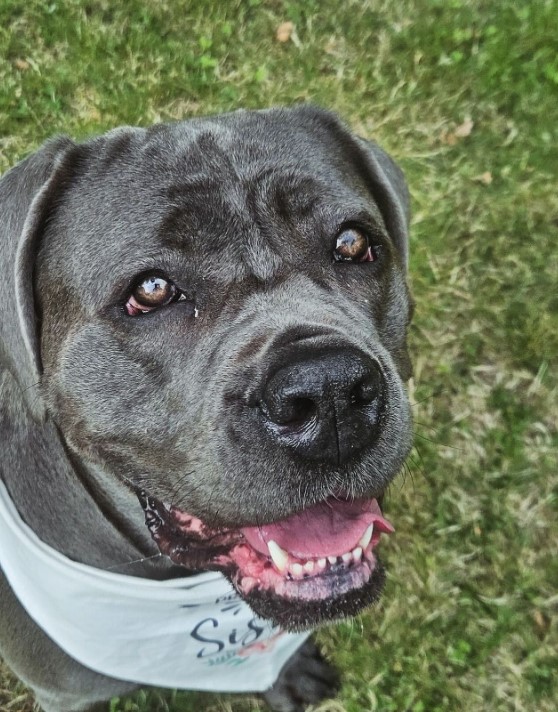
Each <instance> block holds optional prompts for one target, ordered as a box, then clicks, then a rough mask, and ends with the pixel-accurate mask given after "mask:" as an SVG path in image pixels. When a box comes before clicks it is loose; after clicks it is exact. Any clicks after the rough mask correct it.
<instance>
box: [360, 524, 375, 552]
mask: <svg viewBox="0 0 558 712" xmlns="http://www.w3.org/2000/svg"><path fill="white" fill-rule="evenodd" d="M373 533H374V523H372V524H371V525H370V526H369V527H368V529H367V530H366V531H365V532H364V534H363V535H362V538H361V540H360V541H359V542H358V544H359V546H361V547H362V548H363V549H366V547H367V546H368V544H370V542H371V540H372V534H373Z"/></svg>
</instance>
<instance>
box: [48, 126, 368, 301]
mask: <svg viewBox="0 0 558 712" xmlns="http://www.w3.org/2000/svg"><path fill="white" fill-rule="evenodd" d="M83 151H84V156H83V159H82V160H81V161H80V162H79V163H78V166H77V167H76V170H75V172H74V174H73V176H72V178H71V181H70V185H69V187H68V189H67V191H66V193H65V195H64V198H63V200H62V201H61V202H60V205H59V206H58V208H57V210H56V212H55V213H54V215H53V218H52V220H51V222H50V225H49V229H48V236H47V239H46V240H45V246H44V248H43V253H48V259H47V262H48V266H49V269H52V268H53V266H54V270H55V271H56V270H58V271H60V272H63V273H64V274H65V276H66V277H67V279H68V280H69V281H70V282H72V281H73V282H74V283H75V284H74V287H76V288H77V286H78V283H79V288H80V289H82V288H84V287H86V285H87V282H88V281H91V283H92V286H93V287H95V288H98V284H97V282H98V280H99V279H110V281H111V282H112V283H114V282H118V281H122V282H124V281H126V279H129V278H131V277H132V276H133V275H134V274H137V273H138V272H141V271H142V270H148V269H152V268H153V267H154V266H157V262H159V264H160V267H164V266H165V262H167V263H172V262H173V260H176V259H178V258H183V259H185V260H189V261H190V262H192V263H196V264H197V266H198V269H203V268H204V267H205V268H207V269H208V270H210V271H212V273H213V274H216V273H218V272H219V270H220V269H222V268H224V267H225V266H226V273H227V274H228V275H237V276H243V275H244V273H246V272H250V270H252V271H254V270H256V271H257V270H258V269H260V270H263V272H264V273H263V274H260V275H257V276H258V277H260V278H265V276H266V274H265V270H266V269H271V268H273V267H274V266H275V267H277V266H278V264H279V262H280V261H281V260H282V259H285V258H287V257H288V250H289V246H290V248H291V249H292V250H293V251H296V250H298V249H299V248H300V245H296V244H294V243H293V242H291V243H285V241H284V240H283V233H284V230H285V228H286V227H288V226H289V225H293V224H297V225H301V224H307V225H308V224H310V223H312V221H316V219H319V220H321V221H322V222H323V221H325V222H326V223H331V225H332V226H334V225H335V224H336V222H337V223H338V222H340V221H342V220H343V219H344V216H345V213H346V212H347V211H349V213H351V214H359V213H362V212H363V211H368V212H370V211H372V212H373V213H374V217H375V218H376V219H377V221H378V222H379V223H381V217H380V214H379V211H378V210H377V209H376V208H375V206H374V204H373V203H372V201H371V200H370V197H369V196H367V195H366V188H365V185H364V182H363V180H362V179H361V178H360V177H359V175H358V174H357V172H356V171H355V170H354V169H352V168H351V164H350V161H349V160H348V159H347V156H346V155H345V153H344V151H343V150H342V147H340V146H339V145H338V143H337V142H336V141H334V140H332V139H331V138H328V136H327V134H326V133H324V132H323V130H321V131H318V132H315V131H312V130H309V129H308V128H307V127H306V128H305V127H298V126H294V125H293V124H292V123H288V122H282V121H277V120H271V119H270V118H269V117H268V119H267V120H265V117H264V118H262V117H261V116H258V115H254V114H244V115H241V112H239V115H238V116H237V115H234V114H233V115H229V116H228V117H218V118H215V119H205V120H199V121H190V122H185V123H182V124H176V125H173V126H158V127H155V128H153V129H150V130H147V131H145V130H141V129H137V130H136V129H120V130H117V131H115V132H112V133H110V134H108V135H107V136H105V137H102V138H101V139H97V140H94V141H92V142H90V143H89V144H86V145H85V146H84V147H83ZM309 229H310V230H311V227H310V228H309ZM316 229H317V228H316ZM295 243H296V240H295ZM202 265H203V266H204V267H202ZM107 286H108V285H107Z"/></svg>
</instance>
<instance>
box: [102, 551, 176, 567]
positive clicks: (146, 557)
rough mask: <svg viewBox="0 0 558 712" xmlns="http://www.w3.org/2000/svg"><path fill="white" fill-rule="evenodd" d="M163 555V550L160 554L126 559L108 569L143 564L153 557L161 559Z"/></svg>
mask: <svg viewBox="0 0 558 712" xmlns="http://www.w3.org/2000/svg"><path fill="white" fill-rule="evenodd" d="M162 556H163V554H161V552H159V553H158V554H153V555H152V556H144V557H142V558H141V559H132V561H126V562H124V563H122V564H115V565H114V566H108V567H107V568H106V569H105V570H106V571H114V569H123V568H126V567H127V566H133V565H134V564H143V563H144V562H145V561H151V560H152V559H160V558H161V557H162Z"/></svg>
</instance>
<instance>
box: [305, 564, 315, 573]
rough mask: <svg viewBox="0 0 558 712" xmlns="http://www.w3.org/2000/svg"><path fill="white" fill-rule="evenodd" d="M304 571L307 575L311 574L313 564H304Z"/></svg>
mask: <svg viewBox="0 0 558 712" xmlns="http://www.w3.org/2000/svg"><path fill="white" fill-rule="evenodd" d="M304 570H305V571H306V573H307V574H311V573H313V571H314V562H313V561H307V562H306V563H305V564H304Z"/></svg>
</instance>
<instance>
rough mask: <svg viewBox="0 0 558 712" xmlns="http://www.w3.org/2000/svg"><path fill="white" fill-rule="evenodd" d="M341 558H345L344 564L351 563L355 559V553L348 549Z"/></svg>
mask: <svg viewBox="0 0 558 712" xmlns="http://www.w3.org/2000/svg"><path fill="white" fill-rule="evenodd" d="M341 558H342V559H343V563H344V564H349V563H350V562H351V561H352V560H353V555H352V554H351V552H350V551H348V552H347V553H346V554H343V556H342V557H341Z"/></svg>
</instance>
